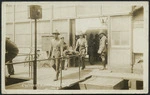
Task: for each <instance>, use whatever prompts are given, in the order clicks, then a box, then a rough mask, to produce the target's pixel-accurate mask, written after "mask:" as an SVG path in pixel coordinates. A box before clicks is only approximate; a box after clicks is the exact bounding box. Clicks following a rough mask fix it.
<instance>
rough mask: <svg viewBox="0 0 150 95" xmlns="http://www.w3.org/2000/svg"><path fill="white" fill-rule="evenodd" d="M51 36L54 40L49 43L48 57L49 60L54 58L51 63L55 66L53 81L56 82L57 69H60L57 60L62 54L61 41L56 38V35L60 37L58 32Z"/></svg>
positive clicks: (58, 60)
mask: <svg viewBox="0 0 150 95" xmlns="http://www.w3.org/2000/svg"><path fill="white" fill-rule="evenodd" d="M52 34H53V36H54V39H52V40H51V43H50V44H51V45H50V46H51V48H50V54H51V55H50V56H51V58H56V59H55V60H53V62H54V65H55V66H56V68H55V67H54V69H55V71H56V78H55V79H54V81H57V80H58V76H59V67H60V59H58V58H59V57H61V56H62V54H63V46H62V44H61V40H60V39H59V37H58V35H60V34H59V32H58V31H57V30H56V31H55V32H53V33H52Z"/></svg>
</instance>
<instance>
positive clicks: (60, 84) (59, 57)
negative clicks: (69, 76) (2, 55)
mask: <svg viewBox="0 0 150 95" xmlns="http://www.w3.org/2000/svg"><path fill="white" fill-rule="evenodd" d="M79 56H80V55H79V54H78V55H71V56H69V57H58V58H48V59H41V60H37V61H46V60H54V59H64V58H66V59H69V58H71V57H79ZM34 61H35V60H31V61H23V62H14V63H6V64H5V65H10V64H14V65H15V64H22V63H30V62H34ZM61 63H62V61H61ZM60 65H61V70H60V74H61V77H60V88H62V64H60ZM31 69H32V68H31ZM79 81H80V62H79Z"/></svg>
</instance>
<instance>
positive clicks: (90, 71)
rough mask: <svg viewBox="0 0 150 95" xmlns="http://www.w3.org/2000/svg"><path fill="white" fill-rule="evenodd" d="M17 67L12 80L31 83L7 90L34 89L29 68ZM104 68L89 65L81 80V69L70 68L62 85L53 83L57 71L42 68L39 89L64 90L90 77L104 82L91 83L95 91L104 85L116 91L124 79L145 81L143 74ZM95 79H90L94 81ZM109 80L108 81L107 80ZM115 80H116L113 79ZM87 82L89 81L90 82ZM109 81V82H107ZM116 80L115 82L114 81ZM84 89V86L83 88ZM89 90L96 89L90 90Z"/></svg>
mask: <svg viewBox="0 0 150 95" xmlns="http://www.w3.org/2000/svg"><path fill="white" fill-rule="evenodd" d="M14 67H15V75H12V76H10V77H11V78H23V79H28V78H30V80H29V81H25V82H21V83H16V84H12V85H9V86H6V89H7V90H9V89H15V90H19V89H30V90H32V89H33V79H32V78H33V77H30V76H29V73H28V70H29V68H28V66H24V65H14ZM100 68H102V66H100V65H99V64H98V65H88V66H86V68H85V69H84V70H81V73H80V79H79V68H78V67H70V68H68V69H67V70H63V71H62V84H60V78H59V80H58V81H53V80H54V78H55V71H54V70H53V69H52V68H50V67H41V68H38V70H37V75H38V76H37V89H40V90H41V89H42V90H54V89H62V88H66V87H70V86H71V85H73V84H75V83H79V82H80V84H84V83H85V82H86V81H83V82H81V81H82V80H85V79H86V78H88V77H89V76H94V77H99V78H97V79H95V81H99V80H101V81H102V82H96V84H95V83H93V82H91V83H89V85H91V84H94V85H93V87H95V86H96V85H97V88H95V89H100V88H101V89H102V86H103V84H104V83H106V85H111V86H108V87H107V86H106V87H104V89H114V88H115V87H116V85H117V83H121V81H122V80H123V79H126V80H139V81H143V75H142V74H135V73H119V72H111V70H109V69H108V70H101V69H100ZM94 77H92V78H90V79H88V80H92V79H93V78H94ZM106 78H107V79H106ZM113 78H115V80H114V79H113ZM88 80H87V81H88ZM106 80H107V81H106ZM113 80H114V81H113ZM81 89H85V88H83V86H82V87H81ZM88 89H94V88H92V87H91V88H88Z"/></svg>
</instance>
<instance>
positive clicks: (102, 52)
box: [98, 33, 107, 70]
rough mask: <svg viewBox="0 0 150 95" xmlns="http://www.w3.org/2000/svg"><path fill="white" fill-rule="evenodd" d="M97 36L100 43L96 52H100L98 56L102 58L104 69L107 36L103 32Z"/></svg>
mask: <svg viewBox="0 0 150 95" xmlns="http://www.w3.org/2000/svg"><path fill="white" fill-rule="evenodd" d="M99 37H100V44H99V50H98V53H99V54H100V57H101V59H102V63H103V66H104V68H103V70H105V69H106V64H107V37H106V35H105V33H100V34H99Z"/></svg>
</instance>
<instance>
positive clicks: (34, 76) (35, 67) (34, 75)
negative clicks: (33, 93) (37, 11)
mask: <svg viewBox="0 0 150 95" xmlns="http://www.w3.org/2000/svg"><path fill="white" fill-rule="evenodd" d="M36 51H37V20H36V19H35V55H34V57H35V58H34V67H33V68H34V69H33V70H34V71H33V73H34V74H33V89H34V90H35V89H37V87H36V84H37V56H36V55H37V52H36Z"/></svg>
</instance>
